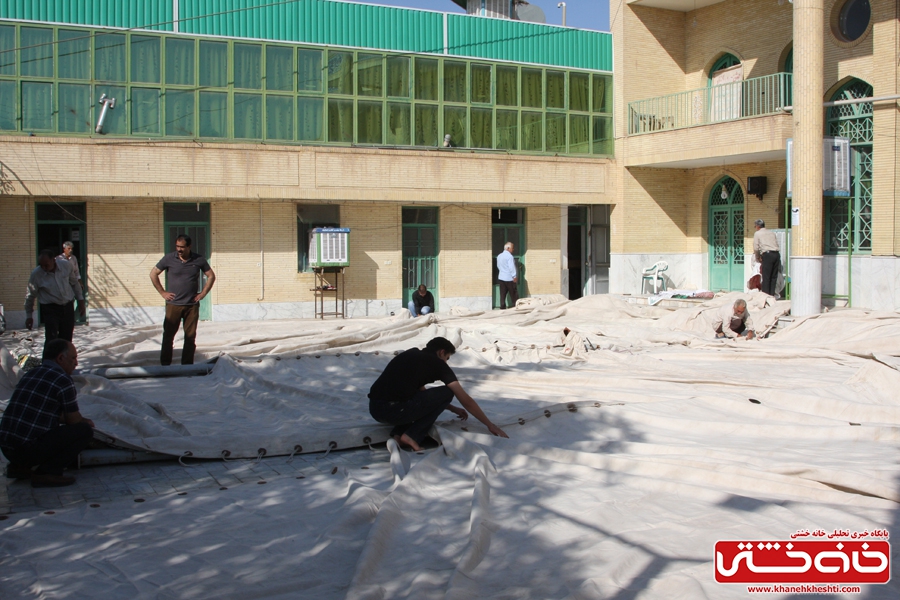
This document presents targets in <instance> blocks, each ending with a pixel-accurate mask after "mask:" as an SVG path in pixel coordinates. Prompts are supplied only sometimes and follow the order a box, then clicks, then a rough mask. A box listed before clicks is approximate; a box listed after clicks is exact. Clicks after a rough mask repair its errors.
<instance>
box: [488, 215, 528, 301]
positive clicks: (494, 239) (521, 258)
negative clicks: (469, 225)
mask: <svg viewBox="0 0 900 600" xmlns="http://www.w3.org/2000/svg"><path fill="white" fill-rule="evenodd" d="M491 228H492V235H491V273H492V274H493V275H492V279H491V281H493V282H494V284H493V286H492V288H493V291H492V293H491V298H492V306H493V308H500V284H499V283H498V281H499V279H498V277H499V275H500V272H499V271H498V270H497V255H498V254H500V253H501V252H503V246H504V245H506V242H512V243H513V246H514V248H513V258H515V259H516V271H517V273H518V276H519V284H518V290H519V298H524V297H526V296H527V295H528V290H527V284H526V281H525V210H524V209H521V208H495V209H493V210H492V211H491Z"/></svg>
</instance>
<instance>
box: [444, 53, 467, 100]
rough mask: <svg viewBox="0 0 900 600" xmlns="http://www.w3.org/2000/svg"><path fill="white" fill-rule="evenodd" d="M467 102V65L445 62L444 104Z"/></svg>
mask: <svg viewBox="0 0 900 600" xmlns="http://www.w3.org/2000/svg"><path fill="white" fill-rule="evenodd" d="M465 101H466V63H463V62H454V61H450V60H445V61H444V102H465Z"/></svg>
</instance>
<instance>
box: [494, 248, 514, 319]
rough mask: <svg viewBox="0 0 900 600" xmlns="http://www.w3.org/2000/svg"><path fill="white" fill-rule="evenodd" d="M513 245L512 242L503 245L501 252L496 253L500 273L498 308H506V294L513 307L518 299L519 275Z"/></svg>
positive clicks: (498, 277) (510, 305)
mask: <svg viewBox="0 0 900 600" xmlns="http://www.w3.org/2000/svg"><path fill="white" fill-rule="evenodd" d="M514 249H515V246H513V243H512V242H506V244H504V245H503V252H501V253H500V254H498V255H497V270H498V271H500V274H499V275H498V276H497V279H499V280H500V310H503V309H505V308H506V295H507V294H509V307H510V308H515V307H516V302H518V301H519V289H518V283H519V275H518V272H517V271H516V259H515V257H514V256H513V255H512V252H513V250H514Z"/></svg>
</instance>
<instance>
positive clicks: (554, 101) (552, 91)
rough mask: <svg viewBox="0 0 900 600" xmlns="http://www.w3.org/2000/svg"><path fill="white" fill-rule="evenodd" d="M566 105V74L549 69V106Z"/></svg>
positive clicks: (561, 106)
mask: <svg viewBox="0 0 900 600" xmlns="http://www.w3.org/2000/svg"><path fill="white" fill-rule="evenodd" d="M565 107H566V74H565V73H563V72H562V71H547V108H565Z"/></svg>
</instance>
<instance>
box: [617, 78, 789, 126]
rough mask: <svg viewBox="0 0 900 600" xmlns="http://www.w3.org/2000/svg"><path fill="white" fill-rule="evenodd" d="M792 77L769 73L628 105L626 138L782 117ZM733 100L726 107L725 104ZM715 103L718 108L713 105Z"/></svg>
mask: <svg viewBox="0 0 900 600" xmlns="http://www.w3.org/2000/svg"><path fill="white" fill-rule="evenodd" d="M792 81H793V75H791V74H790V73H773V74H772V75H765V76H763V77H754V78H752V79H744V80H743V81H739V82H735V83H726V84H724V85H716V86H710V87H703V88H697V89H694V90H688V91H686V92H678V93H675V94H668V95H666V96H658V97H656V98H647V99H644V100H635V101H633V102H629V103H628V135H642V134H646V133H656V132H659V131H671V130H674V129H684V128H687V127H698V126H701V125H709V124H711V123H726V122H730V121H737V120H740V119H749V118H753V117H761V116H765V115H774V114H780V113H782V108H783V107H784V106H788V105H789V103H790V100H791V89H792V85H793V83H792ZM732 100H736V101H735V102H731V103H729V101H732ZM717 102H718V105H717Z"/></svg>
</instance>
